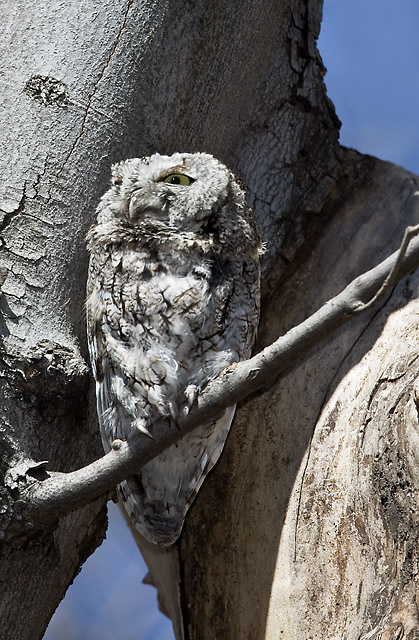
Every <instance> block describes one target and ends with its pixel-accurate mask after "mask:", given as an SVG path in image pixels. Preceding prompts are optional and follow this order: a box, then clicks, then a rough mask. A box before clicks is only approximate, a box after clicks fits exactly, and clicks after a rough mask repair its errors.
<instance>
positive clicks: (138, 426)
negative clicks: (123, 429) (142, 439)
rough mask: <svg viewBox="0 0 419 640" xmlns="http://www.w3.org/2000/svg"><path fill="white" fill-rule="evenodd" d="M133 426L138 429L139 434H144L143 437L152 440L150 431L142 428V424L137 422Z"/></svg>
mask: <svg viewBox="0 0 419 640" xmlns="http://www.w3.org/2000/svg"><path fill="white" fill-rule="evenodd" d="M134 424H135V427H136V428H137V429H138V431H140V432H141V433H144V435H146V436H148V437H149V438H151V439H152V440H154V437H153V436H152V435H151V433H150V431H149V430H148V429H147V427H145V426H144V424H143V423H142V422H140V421H138V420H137V421H136V422H135V423H134Z"/></svg>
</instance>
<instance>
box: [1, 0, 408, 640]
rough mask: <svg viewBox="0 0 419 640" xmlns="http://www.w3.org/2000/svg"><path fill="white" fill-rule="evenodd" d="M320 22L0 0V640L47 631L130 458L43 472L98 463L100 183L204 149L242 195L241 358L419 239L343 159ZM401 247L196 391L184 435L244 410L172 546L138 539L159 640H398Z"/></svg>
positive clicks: (402, 555)
mask: <svg viewBox="0 0 419 640" xmlns="http://www.w3.org/2000/svg"><path fill="white" fill-rule="evenodd" d="M321 12H322V2H321V0H305V1H304V0H268V1H267V2H256V3H255V2H251V1H249V0H241V1H240V2H238V1H237V0H229V1H227V0H214V1H213V2H211V3H208V2H204V1H203V0H198V1H195V2H186V3H185V2H178V1H177V0H174V1H173V2H170V3H169V2H166V1H164V0H144V1H141V2H139V1H136V0H128V1H126V2H123V1H121V2H99V1H98V0H92V2H90V3H85V4H83V5H82V6H81V5H80V3H79V2H75V1H74V0H69V1H68V2H65V3H64V2H56V3H33V2H29V1H28V0H20V1H19V2H17V3H16V2H14V1H13V0H6V2H5V3H3V11H2V22H3V34H4V35H3V38H2V45H1V57H2V65H1V88H2V101H1V102H2V110H1V115H0V117H1V125H2V126H1V128H0V131H1V133H0V136H1V138H2V170H1V175H2V180H1V187H0V189H1V197H0V210H1V215H2V218H1V227H0V229H1V240H2V244H1V248H2V256H1V268H0V277H1V291H2V294H1V300H0V304H1V317H0V321H1V335H2V344H1V352H0V364H1V377H0V384H1V394H0V403H1V417H2V419H1V426H0V438H1V462H0V465H1V466H0V469H1V488H0V496H1V513H2V518H1V523H0V530H1V539H2V547H1V549H2V553H1V558H0V576H1V579H0V584H1V597H0V612H1V620H2V624H1V626H2V632H1V634H2V637H4V638H5V639H6V638H7V639H9V638H19V639H20V640H34V639H36V638H42V635H43V633H44V630H45V628H46V626H47V624H48V621H49V619H50V618H51V616H52V614H53V612H54V610H55V608H56V606H57V605H58V603H59V602H60V600H61V599H62V598H63V596H64V594H65V591H66V589H67V587H68V585H69V584H70V583H71V581H72V580H73V578H74V577H75V575H76V574H77V572H78V570H79V567H80V566H81V565H82V564H83V562H84V561H85V560H86V558H87V557H88V556H89V555H90V554H91V553H92V552H93V551H94V549H95V548H96V547H97V546H98V545H99V544H100V543H101V541H102V539H103V537H104V533H105V529H106V509H105V504H106V500H107V499H108V497H109V495H110V494H111V491H112V487H114V486H115V484H116V482H117V481H118V480H121V479H122V478H123V477H124V474H126V475H129V474H130V473H132V472H133V470H134V469H135V468H137V467H138V465H139V464H140V462H139V460H140V458H139V457H138V455H139V454H138V451H140V450H141V448H142V447H143V444H142V443H143V442H144V439H143V440H141V438H140V440H139V439H138V438H137V440H136V442H135V443H132V444H131V446H127V445H125V444H124V443H119V444H118V446H116V447H115V450H114V451H113V453H112V455H113V457H112V455H111V458H107V459H106V462H104V463H103V464H102V463H100V464H99V466H98V467H94V469H92V468H89V469H88V471H86V472H85V473H83V472H81V474H80V475H77V474H76V475H68V476H67V475H65V476H64V475H62V473H65V474H66V473H69V472H72V471H74V470H76V469H83V468H84V467H86V465H88V464H89V463H91V462H93V461H94V460H96V459H98V458H100V457H101V456H102V446H101V442H100V437H99V432H98V427H97V418H96V411H95V405H94V397H93V396H94V388H93V386H94V385H93V384H92V379H91V375H90V373H89V366H88V364H87V362H88V358H87V351H86V338H85V319H84V311H83V305H84V295H85V293H84V292H85V283H86V272H87V253H86V250H85V240H84V238H85V235H86V232H87V230H88V228H89V226H90V225H91V223H92V222H93V219H94V212H95V208H96V206H97V203H98V199H99V197H100V195H101V194H102V193H103V192H104V191H105V189H106V188H107V185H108V176H109V172H110V165H111V164H112V163H113V162H116V161H119V160H121V159H124V158H129V157H138V156H143V155H149V154H151V153H153V152H154V151H158V152H160V153H173V152H174V151H207V152H209V153H212V154H213V155H214V156H216V157H217V158H219V159H220V160H221V161H223V162H224V163H225V164H227V165H228V166H229V167H231V169H232V170H233V171H234V172H235V173H236V174H237V175H239V176H240V177H241V178H242V180H243V182H244V183H245V184H246V186H247V190H248V201H249V204H250V205H251V206H252V207H253V209H254V211H255V214H256V216H257V219H258V222H259V225H260V228H261V231H262V234H263V238H264V241H265V242H266V253H265V255H264V257H263V265H262V267H263V282H262V300H263V306H262V316H261V322H260V329H259V337H258V342H257V348H256V352H260V351H261V350H262V349H263V348H265V347H267V346H268V345H270V344H271V343H273V342H274V341H275V339H276V338H278V336H281V335H285V334H286V333H287V332H288V331H289V330H291V329H292V328H293V327H296V326H297V325H299V324H300V323H301V322H303V321H304V320H306V319H307V318H309V317H310V316H311V315H312V314H313V313H314V312H316V311H317V310H319V309H322V308H323V305H324V304H325V303H326V302H327V301H328V300H330V299H332V298H334V297H335V296H338V294H340V293H341V292H342V291H344V290H345V287H347V285H349V283H351V282H352V281H353V280H354V279H356V278H357V277H358V276H360V275H361V274H363V273H365V272H368V271H369V270H370V269H372V268H373V267H375V266H376V265H380V263H382V262H383V261H384V260H385V259H386V258H387V257H388V256H390V255H391V254H393V253H394V252H396V251H397V249H398V247H399V245H400V243H401V241H402V238H403V236H404V233H405V228H406V227H408V226H409V225H414V224H415V223H417V222H418V217H419V216H418V205H417V198H416V196H415V192H416V191H417V190H418V179H417V177H416V176H414V175H412V174H410V173H408V172H407V171H404V170H402V169H400V168H398V167H396V166H393V165H391V164H389V163H385V162H382V161H379V160H377V159H375V158H372V157H367V156H362V155H360V154H359V153H357V152H355V151H353V150H348V149H345V148H342V147H340V146H339V143H338V136H339V126H340V125H339V120H338V118H337V116H336V114H335V111H334V108H333V105H332V104H331V103H330V101H329V99H328V98H327V96H326V92H325V86H324V83H323V74H324V68H323V65H322V62H321V59H320V56H319V54H318V51H317V48H316V38H317V36H318V33H319V29H320V21H321ZM415 246H416V245H415V240H413V241H412V243H411V245H410V247H409V248H408V250H407V253H406V254H404V253H403V255H401V256H400V259H399V260H398V262H397V265H396V269H395V270H393V275H392V276H391V279H390V281H389V282H388V283H387V285H386V286H385V287H384V288H383V289H382V290H381V294H380V296H379V297H378V299H377V300H376V301H375V304H371V305H369V301H371V299H374V296H375V294H376V293H377V291H378V290H379V289H380V287H381V286H382V284H383V281H384V280H385V278H386V276H387V275H388V274H389V273H390V272H391V269H392V267H393V266H394V264H395V262H396V260H395V259H393V261H392V262H390V263H388V262H387V263H384V267H382V268H380V269H379V270H378V272H377V271H374V272H372V275H371V274H370V275H367V276H366V277H365V278H364V279H361V280H360V281H355V284H354V285H353V286H352V287H350V288H349V292H348V290H346V294H345V295H344V299H343V298H342V297H339V298H338V301H337V302H336V301H335V302H334V303H332V304H330V305H329V306H328V307H326V309H325V310H323V311H322V312H321V314H320V316H315V318H314V320H313V321H312V323H311V325H310V324H309V326H308V325H303V327H302V329H300V334H299V336H297V337H296V336H295V334H293V333H291V334H289V335H288V338H287V339H288V340H289V339H293V340H297V343H296V346H295V342H294V343H293V344H294V346H293V348H292V349H291V350H290V351H288V352H286V354H285V356H283V358H282V360H281V366H278V362H276V364H275V366H274V367H273V368H270V369H269V368H268V373H266V371H265V370H264V367H265V364H266V363H265V360H264V357H262V358H261V359H260V360H258V361H255V363H254V364H253V365H252V366H251V367H250V369H247V370H244V369H243V370H240V369H238V371H239V374H240V375H241V373H243V378H242V381H241V386H239V387H237V385H236V387H235V389H233V391H231V389H226V386H225V385H223V384H221V385H220V384H218V387H217V385H216V384H215V386H214V387H213V396H211V395H210V391H211V390H210V389H209V390H208V393H207V396H205V394H203V397H202V398H201V399H199V402H198V405H199V406H198V407H196V408H195V409H194V410H193V411H192V412H191V416H192V417H191V419H190V421H189V423H187V421H185V424H184V425H183V426H182V425H180V428H181V429H182V428H192V426H193V419H194V415H195V418H196V416H198V418H199V415H200V414H199V411H203V412H205V411H209V412H211V411H213V412H216V411H218V410H220V406H221V405H222V403H223V402H224V405H223V406H225V402H228V401H230V402H231V401H232V399H237V398H238V399H239V400H241V401H240V402H239V407H238V410H237V413H236V417H235V420H234V423H233V427H232V430H231V433H230V436H229V438H228V441H227V445H226V448H225V451H224V453H223V455H222V457H221V459H220V461H219V462H218V464H217V465H216V467H215V469H214V470H213V471H212V472H211V474H210V475H209V477H208V479H207V480H206V482H205V484H204V486H203V488H202V490H201V491H200V493H199V495H198V498H197V499H196V501H195V503H194V505H193V507H192V508H191V510H190V512H189V515H188V517H187V520H186V525H185V527H184V530H183V533H182V536H181V539H180V541H179V542H178V543H177V544H176V545H175V546H173V547H170V548H168V549H159V548H156V547H152V546H150V545H146V544H145V543H143V542H141V541H140V546H141V549H142V552H143V554H144V556H145V558H146V560H147V563H148V564H149V567H150V572H151V577H152V580H153V582H154V584H155V585H156V586H157V588H158V590H159V598H160V602H161V606H162V608H163V609H164V610H165V611H166V612H167V613H168V614H169V615H170V617H171V618H172V621H173V624H174V628H175V633H176V637H177V640H180V639H181V638H184V639H185V640H206V639H208V640H210V639H212V638H223V640H237V638H251V639H252V640H259V639H260V640H262V638H263V639H274V638H275V639H276V638H279V637H281V638H287V639H289V640H291V639H293V640H294V639H295V640H297V639H298V640H300V639H307V640H309V639H313V640H314V639H316V640H321V639H324V640H326V639H328V640H330V638H345V639H347V640H361V639H364V640H366V639H367V638H368V639H373V640H378V639H379V638H381V639H384V638H385V639H386V640H390V639H394V640H396V638H402V637H403V638H409V639H410V640H412V639H413V638H417V637H418V636H417V633H418V631H417V629H418V628H419V624H418V609H417V600H416V589H417V583H416V576H417V571H418V568H417V540H416V538H417V534H416V532H417V525H418V518H417V483H418V468H419V467H418V464H417V462H418V460H417V458H418V454H417V451H418V446H417V445H418V440H419V436H418V409H417V407H418V406H419V405H418V397H419V391H418V387H417V385H416V379H417V375H418V373H419V359H418V353H417V350H418V349H417V345H418V342H417V329H418V313H419V306H418V302H417V288H418V284H419V281H418V276H417V275H416V274H415V273H414V272H413V268H414V266H415V264H417V263H418V260H417V258H415V255H416V253H417V252H418V249H417V248H416V253H415ZM412 247H413V249H412V251H410V249H411V248H412ZM409 252H410V253H409ZM393 276H394V277H393ZM396 281H398V282H396ZM349 294H350V295H349ZM348 295H349V298H348ZM345 296H346V298H345ZM350 296H352V297H350ZM341 303H342V306H340V307H339V304H341ZM359 311H363V313H359ZM330 312H331V313H332V316H333V317H332V319H330V318H331V316H330ZM328 314H329V315H328ZM333 314H335V315H333ZM324 316H327V318H329V320H325V318H324ZM350 316H351V317H352V316H356V317H354V318H352V319H351V320H350V321H349V322H346V323H344V321H345V320H346V319H348V318H349V317H350ZM322 323H324V324H322ZM310 327H311V328H310ZM332 330H333V331H332ZM310 331H312V333H310ZM307 332H308V333H307ZM290 336H291V338H290ZM281 344H282V343H281ZM280 346H281V345H280ZM285 346H286V345H285ZM282 347H284V345H283V344H282ZM284 348H285V347H284ZM309 348H310V351H308V349H309ZM260 372H262V377H259V382H258V383H255V384H254V385H253V386H252V384H253V383H252V380H254V379H257V378H258V376H260ZM239 374H237V372H235V371H233V372H227V373H226V376H227V378H228V380H230V378H229V377H228V376H230V377H231V376H233V382H234V376H236V378H235V380H236V382H237V379H238V378H237V376H238V375H239ZM226 376H225V377H224V379H223V380H224V382H225V379H227V378H226ZM239 382H240V381H239ZM227 386H228V385H227ZM233 386H234V385H233ZM214 390H215V391H214ZM229 392H231V394H232V395H230V396H228V393H229ZM217 393H218V396H217ZM223 393H225V394H227V395H224V396H222V394H223ZM234 394H236V395H234ZM220 397H221V400H220ZM206 398H207V400H206ZM217 398H218V399H217ZM205 402H207V404H205ZM217 402H219V404H218V405H217ZM199 403H201V404H199ZM220 403H221V404H220ZM194 411H195V414H194ZM188 425H189V426H188ZM176 437H179V433H177V434H175V435H173V433H171V434H170V435H169V438H176ZM143 438H146V437H145V436H144V437H143ZM147 446H149V447H150V449H149V450H147V453H146V455H147V456H151V455H153V453H154V454H155V452H156V451H157V449H158V447H160V448H161V447H162V446H167V440H166V441H165V442H163V441H160V440H159V439H156V442H154V443H151V444H150V443H148V445H147ZM153 447H154V449H153ZM135 456H137V458H135ZM136 465H137V466H136ZM115 469H116V471H114V472H113V470H115ZM54 472H55V473H54ZM57 472H61V473H59V474H57ZM89 474H90V475H89ZM126 475H125V477H126ZM72 496H73V497H72ZM139 637H140V633H139Z"/></svg>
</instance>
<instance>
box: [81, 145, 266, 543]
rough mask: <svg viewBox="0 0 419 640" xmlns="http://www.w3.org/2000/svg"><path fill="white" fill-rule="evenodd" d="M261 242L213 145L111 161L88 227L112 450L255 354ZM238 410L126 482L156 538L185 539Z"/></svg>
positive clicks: (99, 383)
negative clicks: (206, 149)
mask: <svg viewBox="0 0 419 640" xmlns="http://www.w3.org/2000/svg"><path fill="white" fill-rule="evenodd" d="M260 248H261V243H260V238H259V233H258V231H257V227H256V224H255V221H254V218H253V214H252V212H251V211H250V209H249V208H248V207H247V205H246V204H245V200H244V194H243V191H242V189H241V187H240V186H239V183H238V182H237V180H236V179H235V177H234V176H233V174H232V173H231V172H230V171H229V170H228V169H227V168H226V167H225V166H224V165H222V164H221V163H220V162H218V161H217V160H216V159H215V158H213V157H212V156H210V155H208V154H204V153H193V154H188V153H184V154H183V153H182V154H180V153H176V154H174V155H173V156H170V157H169V156H161V155H158V154H155V155H153V156H151V157H149V158H142V159H136V158H135V159H132V160H127V161H125V162H121V163H120V164H117V165H115V166H114V167H113V186H112V188H111V189H109V191H107V192H106V193H105V195H104V196H103V197H102V200H101V202H100V204H99V207H98V211H97V222H96V224H95V225H94V226H93V227H92V229H91V230H90V232H89V234H88V249H89V251H90V267H89V279H88V286H87V321H88V322H87V324H88V338H89V349H90V355H91V359H92V366H93V372H94V376H95V379H96V388H97V408H98V415H99V421H100V427H101V433H102V439H103V442H104V446H105V449H106V450H107V451H108V450H109V449H110V445H111V443H112V441H113V440H114V439H115V438H121V439H126V438H127V436H128V434H129V433H130V432H131V431H132V429H138V430H139V431H142V432H144V433H150V434H152V433H153V424H154V423H155V422H156V421H157V420H161V419H162V418H163V419H165V420H167V421H168V422H169V421H170V420H176V416H177V415H178V414H179V411H182V410H183V409H185V408H186V407H190V406H191V404H192V402H193V400H194V398H195V397H196V394H197V393H199V390H200V389H202V388H203V387H204V385H205V384H206V382H207V381H208V380H209V379H211V378H214V377H215V376H217V374H218V373H219V372H220V371H221V370H222V369H223V368H224V367H226V366H228V365H229V364H231V363H233V362H237V361H239V360H243V359H245V358H247V357H248V356H249V355H250V351H251V348H252V345H253V342H254V338H255V332H256V327H257V323H258V313H259V252H260ZM233 415H234V407H231V408H229V409H227V410H226V411H225V413H224V415H223V416H222V417H221V418H220V419H218V420H216V421H214V422H212V423H209V424H204V425H202V426H201V427H199V428H198V429H196V430H195V431H194V432H192V433H190V434H189V435H187V436H185V437H184V438H183V439H182V440H180V441H179V443H178V444H177V445H174V446H172V447H170V448H169V449H167V450H166V451H165V452H163V453H162V454H160V455H159V456H158V457H156V458H155V459H153V460H151V461H150V462H149V463H148V464H147V465H145V466H144V467H143V468H142V469H141V470H140V472H139V473H138V475H137V476H134V477H132V478H129V479H128V480H126V481H125V482H123V483H122V484H121V485H120V493H121V497H122V499H123V500H124V506H125V508H126V510H127V512H128V514H129V515H130V517H131V519H132V521H133V523H134V524H135V526H136V528H137V529H138V531H139V532H140V533H141V534H142V535H143V536H144V537H145V538H147V540H149V541H150V542H152V543H154V544H161V545H169V544H172V543H173V542H174V541H175V540H176V539H177V537H178V536H179V534H180V532H181V529H182V524H183V521H184V518H185V515H186V511H187V509H188V508H189V506H190V504H191V502H192V500H193V498H194V496H195V494H196V492H197V491H198V489H199V487H200V486H201V484H202V482H203V480H204V478H205V476H206V475H207V473H208V472H209V470H210V469H211V468H212V467H213V466H214V464H215V463H216V461H217V459H218V457H219V456H220V454H221V451H222V449H223V446H224V443H225V440H226V437H227V434H228V430H229V428H230V424H231V421H232V419H233ZM144 437H147V436H144Z"/></svg>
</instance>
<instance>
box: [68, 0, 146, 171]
mask: <svg viewBox="0 0 419 640" xmlns="http://www.w3.org/2000/svg"><path fill="white" fill-rule="evenodd" d="M135 1H136V0H129V2H128V4H127V8H126V10H125V13H124V19H123V21H122V25H121V27H120V29H119V31H118V34H117V36H116V38H115V43H114V45H113V47H112V50H111V52H110V54H109V56H108V58H107V60H106V61H105V64H104V65H103V68H102V70H101V72H100V74H99V77H98V79H97V80H96V82H95V83H94V86H93V90H92V92H91V94H90V95H89V97H88V100H87V105H86V107H85V113H84V116H83V120H82V123H81V126H80V133H79V134H78V135H77V137H76V139H75V140H74V142H73V144H72V146H71V149H70V151H69V152H68V154H67V157H66V158H65V160H64V162H63V164H62V166H61V168H60V169H59V171H58V172H57V177H58V176H60V175H61V173H62V172H63V171H64V169H65V167H66V165H67V163H68V162H69V160H70V158H71V156H72V155H73V153H74V151H75V149H76V148H77V147H78V145H79V143H80V140H81V139H82V137H83V135H84V133H85V130H86V122H87V118H88V117H89V113H90V111H94V110H95V109H94V107H93V106H92V102H93V99H94V97H95V95H96V92H97V90H98V87H99V84H100V82H101V81H102V79H103V77H104V75H105V72H106V70H107V69H108V67H109V65H110V64H111V61H112V58H113V56H114V54H115V52H116V50H117V48H118V45H119V43H120V41H121V37H122V33H123V31H124V30H125V27H126V24H127V22H128V14H129V12H130V10H131V7H132V5H133V4H135ZM75 104H76V103H75Z"/></svg>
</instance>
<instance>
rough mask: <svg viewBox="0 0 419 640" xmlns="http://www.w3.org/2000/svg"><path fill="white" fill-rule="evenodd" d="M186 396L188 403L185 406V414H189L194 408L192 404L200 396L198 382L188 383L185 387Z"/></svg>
mask: <svg viewBox="0 0 419 640" xmlns="http://www.w3.org/2000/svg"><path fill="white" fill-rule="evenodd" d="M185 396H186V402H187V405H186V407H185V415H188V414H189V412H190V410H191V409H192V405H193V403H194V402H195V400H196V399H197V397H198V387H197V386H196V384H188V386H187V387H186V389H185Z"/></svg>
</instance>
